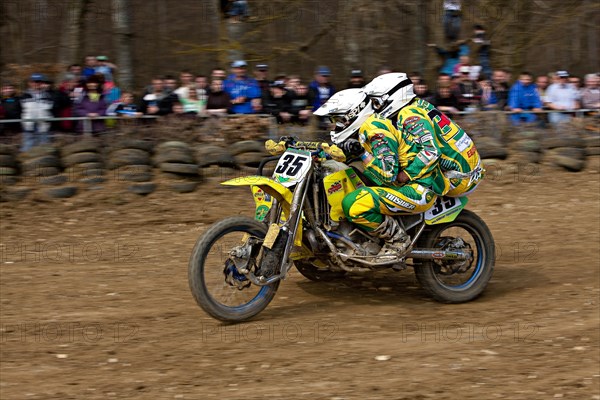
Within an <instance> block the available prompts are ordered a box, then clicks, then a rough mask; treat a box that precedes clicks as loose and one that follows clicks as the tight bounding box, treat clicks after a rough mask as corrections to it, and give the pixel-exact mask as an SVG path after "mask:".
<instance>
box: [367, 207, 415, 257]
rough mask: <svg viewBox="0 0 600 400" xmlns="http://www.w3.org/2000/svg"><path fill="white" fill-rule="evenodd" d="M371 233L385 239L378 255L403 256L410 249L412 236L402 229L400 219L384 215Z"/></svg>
mask: <svg viewBox="0 0 600 400" xmlns="http://www.w3.org/2000/svg"><path fill="white" fill-rule="evenodd" d="M371 235H373V236H376V237H378V238H380V239H383V240H384V241H385V244H384V245H383V247H381V250H380V251H379V253H378V254H377V256H378V257H381V256H396V257H399V258H401V257H403V256H404V255H405V254H406V253H407V252H408V251H409V250H410V236H408V235H407V233H406V232H405V231H404V229H402V227H401V226H400V224H399V223H398V221H397V220H396V219H394V218H393V217H391V216H389V215H384V219H383V222H382V223H381V225H379V226H378V227H377V228H376V229H375V230H373V231H371Z"/></svg>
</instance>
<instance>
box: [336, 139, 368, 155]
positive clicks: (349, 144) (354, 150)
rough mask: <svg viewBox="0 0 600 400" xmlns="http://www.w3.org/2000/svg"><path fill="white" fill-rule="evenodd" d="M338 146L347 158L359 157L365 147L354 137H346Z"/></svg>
mask: <svg viewBox="0 0 600 400" xmlns="http://www.w3.org/2000/svg"><path fill="white" fill-rule="evenodd" d="M339 147H340V149H342V151H343V152H344V154H346V156H347V157H348V158H354V157H359V156H361V155H362V154H363V153H364V152H365V149H364V148H363V147H362V145H361V144H360V142H359V141H358V140H356V139H348V140H346V141H345V142H344V143H342V144H340V146H339Z"/></svg>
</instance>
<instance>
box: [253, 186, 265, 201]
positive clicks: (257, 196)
mask: <svg viewBox="0 0 600 400" xmlns="http://www.w3.org/2000/svg"><path fill="white" fill-rule="evenodd" d="M254 198H255V199H256V201H258V202H260V201H263V199H264V198H265V192H263V190H262V189H258V190H257V191H256V192H254Z"/></svg>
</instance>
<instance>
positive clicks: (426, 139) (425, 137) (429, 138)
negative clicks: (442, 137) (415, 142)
mask: <svg viewBox="0 0 600 400" xmlns="http://www.w3.org/2000/svg"><path fill="white" fill-rule="evenodd" d="M432 140H433V136H432V135H431V133H429V132H428V133H427V134H425V135H423V136H421V143H425V142H430V141H432Z"/></svg>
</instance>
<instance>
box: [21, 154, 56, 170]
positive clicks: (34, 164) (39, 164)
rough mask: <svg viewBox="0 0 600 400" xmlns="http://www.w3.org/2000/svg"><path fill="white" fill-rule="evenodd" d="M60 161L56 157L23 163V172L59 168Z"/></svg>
mask: <svg viewBox="0 0 600 400" xmlns="http://www.w3.org/2000/svg"><path fill="white" fill-rule="evenodd" d="M60 166H61V163H60V160H59V159H58V158H57V157H56V156H41V157H37V158H32V159H28V160H27V161H24V162H23V170H25V171H33V170H36V169H38V168H60Z"/></svg>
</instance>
